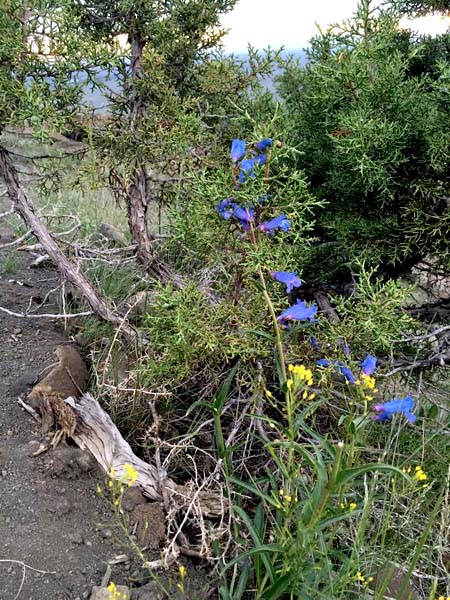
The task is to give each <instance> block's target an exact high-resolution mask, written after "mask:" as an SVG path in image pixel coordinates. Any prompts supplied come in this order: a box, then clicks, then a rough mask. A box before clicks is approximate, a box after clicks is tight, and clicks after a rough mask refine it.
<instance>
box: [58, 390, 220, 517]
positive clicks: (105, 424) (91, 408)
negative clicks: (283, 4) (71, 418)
mask: <svg viewBox="0 0 450 600" xmlns="http://www.w3.org/2000/svg"><path fill="white" fill-rule="evenodd" d="M66 403H67V404H68V405H69V406H70V407H71V408H72V409H73V411H74V412H75V416H76V421H77V426H76V429H75V431H74V432H73V433H72V434H71V437H72V439H73V440H74V441H75V442H76V443H77V445H78V446H79V447H80V448H81V449H83V450H85V449H88V450H89V451H90V452H91V453H92V455H93V456H94V458H95V459H96V460H97V462H98V463H99V465H100V466H101V467H102V469H103V470H104V471H105V473H108V474H109V473H110V472H111V469H114V478H115V479H120V478H121V477H122V476H123V475H124V474H125V469H124V465H125V464H129V465H131V466H132V467H133V468H134V469H136V471H137V472H138V477H137V481H136V483H137V485H139V486H140V487H141V489H142V491H143V493H144V495H146V496H147V497H148V498H150V499H152V500H161V499H162V498H163V491H164V492H165V493H166V494H167V496H168V497H169V498H170V499H171V501H172V502H173V503H174V504H175V506H177V507H179V508H183V507H187V506H189V505H192V507H193V510H194V511H195V510H196V509H197V510H200V511H201V513H202V514H203V515H208V516H221V515H223V513H224V512H226V501H225V500H224V499H223V498H220V497H219V496H218V495H217V494H213V493H211V492H207V491H199V490H196V489H194V488H191V487H188V486H181V485H177V484H176V483H175V482H174V481H172V480H171V479H169V478H167V477H166V476H165V474H164V473H159V472H158V469H157V468H156V467H155V466H154V465H151V464H149V463H147V462H145V461H143V460H142V459H140V458H139V457H138V456H136V454H134V452H133V450H132V449H131V447H130V445H129V444H128V442H127V441H126V440H124V439H123V437H122V435H121V433H120V431H119V430H118V429H117V427H116V425H115V424H114V423H113V421H112V420H111V418H110V416H109V415H108V414H107V413H106V412H105V411H104V410H103V408H102V407H101V406H100V404H99V403H98V401H97V400H96V399H95V398H94V397H93V396H91V395H90V394H83V396H81V398H78V399H76V398H73V397H70V398H67V399H66Z"/></svg>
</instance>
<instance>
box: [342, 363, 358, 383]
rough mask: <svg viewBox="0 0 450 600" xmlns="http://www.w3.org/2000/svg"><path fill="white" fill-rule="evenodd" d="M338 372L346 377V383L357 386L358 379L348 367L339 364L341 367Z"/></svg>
mask: <svg viewBox="0 0 450 600" xmlns="http://www.w3.org/2000/svg"><path fill="white" fill-rule="evenodd" d="M338 371H339V372H340V373H342V375H343V376H344V377H345V382H346V383H351V384H352V385H355V383H356V377H355V376H354V375H353V372H352V370H351V369H350V368H349V367H346V366H345V365H343V364H342V363H339V365H338Z"/></svg>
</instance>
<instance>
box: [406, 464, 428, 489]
mask: <svg viewBox="0 0 450 600" xmlns="http://www.w3.org/2000/svg"><path fill="white" fill-rule="evenodd" d="M402 471H403V473H408V475H409V474H411V477H412V479H414V481H417V483H422V487H423V488H426V487H428V484H427V483H425V482H426V480H427V479H428V475H427V474H426V473H425V472H424V470H423V469H422V467H421V466H420V465H417V466H416V467H414V469H413V467H403V469H402Z"/></svg>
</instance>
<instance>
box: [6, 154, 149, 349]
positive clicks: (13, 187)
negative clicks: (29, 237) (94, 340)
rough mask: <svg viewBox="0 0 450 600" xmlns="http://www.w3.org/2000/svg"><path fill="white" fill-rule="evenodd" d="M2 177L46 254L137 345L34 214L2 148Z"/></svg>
mask: <svg viewBox="0 0 450 600" xmlns="http://www.w3.org/2000/svg"><path fill="white" fill-rule="evenodd" d="M0 176H1V177H2V178H3V179H4V181H5V184H6V189H7V191H8V194H9V197H10V198H11V200H12V202H13V203H14V210H15V211H16V212H17V213H18V214H19V215H20V216H21V217H22V219H23V220H24V221H25V224H26V225H27V227H28V229H30V230H31V231H32V232H33V234H34V235H35V236H36V237H37V239H38V240H39V242H40V243H41V244H42V246H43V248H44V249H45V252H46V253H47V254H48V255H49V256H50V258H51V259H52V261H53V262H54V264H55V265H56V267H57V268H58V269H59V270H60V271H61V273H62V274H63V275H64V277H65V278H66V279H67V280H68V281H70V283H72V284H73V285H74V286H75V288H76V289H77V290H78V291H79V292H80V294H81V296H82V297H83V298H84V299H85V300H86V302H87V303H88V304H89V306H90V307H91V309H92V311H93V312H94V313H95V314H96V315H97V316H98V317H100V318H101V319H103V320H104V321H108V322H110V323H112V324H113V325H114V326H115V327H118V328H120V330H121V332H122V333H123V334H124V335H125V336H126V337H127V338H128V339H129V340H130V341H132V342H135V341H136V339H137V333H136V331H135V329H134V328H133V327H132V326H131V325H129V324H128V323H127V322H126V321H125V320H124V318H123V317H121V316H120V315H118V314H117V313H116V312H114V311H113V310H112V308H111V307H110V306H108V304H107V303H106V302H105V301H104V300H103V299H102V298H101V297H100V296H99V294H98V292H97V290H96V289H95V287H94V286H93V285H92V283H91V282H90V281H89V280H88V279H86V277H85V276H84V275H83V273H82V272H81V271H80V270H79V268H78V267H77V266H76V265H75V264H73V263H72V262H71V261H70V260H69V258H68V257H67V256H66V255H65V254H64V253H63V252H62V251H61V249H60V248H59V246H58V244H57V243H56V242H55V240H54V239H53V237H52V236H51V234H50V232H49V231H48V229H47V228H46V227H45V225H44V224H43V223H42V222H41V221H40V219H39V218H38V217H37V216H36V215H35V214H34V211H33V208H32V206H31V204H30V201H29V200H28V198H27V195H26V193H25V191H24V189H23V188H22V185H21V184H20V181H19V177H18V174H17V170H16V168H15V166H14V164H13V162H12V161H11V159H10V157H9V156H8V152H7V151H6V150H5V148H3V147H2V146H0Z"/></svg>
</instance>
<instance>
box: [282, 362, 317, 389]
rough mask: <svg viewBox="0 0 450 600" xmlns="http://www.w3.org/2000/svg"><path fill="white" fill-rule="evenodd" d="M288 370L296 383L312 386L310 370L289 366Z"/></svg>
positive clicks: (303, 367)
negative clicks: (302, 382) (301, 382)
mask: <svg viewBox="0 0 450 600" xmlns="http://www.w3.org/2000/svg"><path fill="white" fill-rule="evenodd" d="M288 369H289V372H290V373H292V377H293V379H294V381H295V382H296V383H297V382H300V381H304V382H305V383H306V385H309V386H311V385H312V384H313V378H312V372H311V369H307V368H306V367H305V365H289V367H288Z"/></svg>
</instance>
